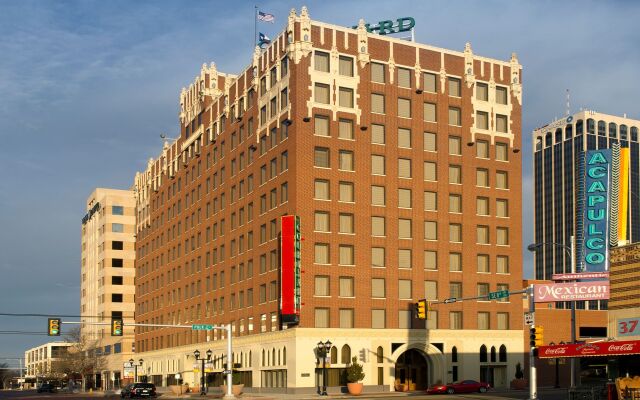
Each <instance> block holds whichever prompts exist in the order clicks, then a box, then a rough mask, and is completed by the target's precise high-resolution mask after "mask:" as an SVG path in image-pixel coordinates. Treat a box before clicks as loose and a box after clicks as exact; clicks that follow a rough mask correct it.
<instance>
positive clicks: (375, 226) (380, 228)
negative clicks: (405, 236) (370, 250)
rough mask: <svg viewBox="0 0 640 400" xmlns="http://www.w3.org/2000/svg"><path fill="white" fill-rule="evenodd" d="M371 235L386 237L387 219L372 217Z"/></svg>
mask: <svg viewBox="0 0 640 400" xmlns="http://www.w3.org/2000/svg"><path fill="white" fill-rule="evenodd" d="M371 235H372V236H385V235H386V229H385V219H384V217H377V216H372V217H371Z"/></svg>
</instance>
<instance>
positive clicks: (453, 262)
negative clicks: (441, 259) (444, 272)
mask: <svg viewBox="0 0 640 400" xmlns="http://www.w3.org/2000/svg"><path fill="white" fill-rule="evenodd" d="M449 271H453V272H461V271H462V254H460V253H449Z"/></svg>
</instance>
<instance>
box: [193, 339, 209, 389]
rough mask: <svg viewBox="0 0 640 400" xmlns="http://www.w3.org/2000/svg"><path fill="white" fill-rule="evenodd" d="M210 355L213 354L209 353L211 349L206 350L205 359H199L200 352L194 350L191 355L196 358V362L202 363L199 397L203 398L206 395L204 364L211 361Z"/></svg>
mask: <svg viewBox="0 0 640 400" xmlns="http://www.w3.org/2000/svg"><path fill="white" fill-rule="evenodd" d="M211 354H213V352H212V351H211V349H209V350H207V358H204V357H202V358H200V350H196V351H194V352H193V355H194V356H195V357H196V362H197V361H202V369H201V370H200V396H204V395H205V394H207V389H206V386H205V373H204V362H205V361H210V360H211Z"/></svg>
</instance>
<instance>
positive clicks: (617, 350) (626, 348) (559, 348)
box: [538, 340, 640, 358]
mask: <svg viewBox="0 0 640 400" xmlns="http://www.w3.org/2000/svg"><path fill="white" fill-rule="evenodd" d="M632 354H640V340H630V341H620V342H597V343H577V344H558V345H553V346H540V347H539V348H538V357H539V358H562V357H596V356H597V357H599V356H628V355H632Z"/></svg>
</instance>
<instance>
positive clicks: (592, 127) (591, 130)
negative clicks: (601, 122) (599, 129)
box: [587, 118, 596, 135]
mask: <svg viewBox="0 0 640 400" xmlns="http://www.w3.org/2000/svg"><path fill="white" fill-rule="evenodd" d="M587 133H588V134H590V135H595V134H596V121H594V120H593V119H591V118H589V119H588V120H587Z"/></svg>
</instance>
